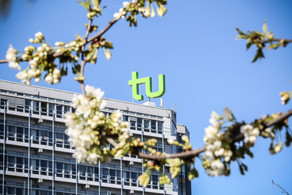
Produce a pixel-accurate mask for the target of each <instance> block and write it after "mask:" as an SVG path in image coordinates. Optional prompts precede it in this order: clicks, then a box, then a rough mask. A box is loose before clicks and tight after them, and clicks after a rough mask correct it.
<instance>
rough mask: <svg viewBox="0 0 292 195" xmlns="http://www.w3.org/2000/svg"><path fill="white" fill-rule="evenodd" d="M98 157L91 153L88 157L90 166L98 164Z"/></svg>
mask: <svg viewBox="0 0 292 195" xmlns="http://www.w3.org/2000/svg"><path fill="white" fill-rule="evenodd" d="M98 157H99V156H98V155H97V154H95V153H91V154H89V155H88V157H87V162H88V163H90V164H97V159H98Z"/></svg>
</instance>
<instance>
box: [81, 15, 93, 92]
mask: <svg viewBox="0 0 292 195" xmlns="http://www.w3.org/2000/svg"><path fill="white" fill-rule="evenodd" d="M91 24H92V19H89V22H88V26H87V30H86V34H85V37H84V38H85V41H86V42H87V39H88V36H89V31H90V28H91ZM85 46H86V43H85V44H84V45H83V46H82V48H81V51H82V57H81V69H80V77H81V78H83V77H84V69H85V65H86V60H85V59H84V51H85ZM78 82H79V83H80V86H81V89H82V93H83V95H84V96H86V92H85V87H84V80H83V79H82V80H79V81H78Z"/></svg>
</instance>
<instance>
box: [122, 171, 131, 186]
mask: <svg viewBox="0 0 292 195" xmlns="http://www.w3.org/2000/svg"><path fill="white" fill-rule="evenodd" d="M123 176H124V185H127V186H128V185H130V172H128V171H124V172H123Z"/></svg>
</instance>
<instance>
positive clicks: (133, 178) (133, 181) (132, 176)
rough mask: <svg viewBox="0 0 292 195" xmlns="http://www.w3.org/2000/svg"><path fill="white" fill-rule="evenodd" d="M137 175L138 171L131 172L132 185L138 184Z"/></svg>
mask: <svg viewBox="0 0 292 195" xmlns="http://www.w3.org/2000/svg"><path fill="white" fill-rule="evenodd" d="M137 175H138V174H137V173H136V172H132V173H131V179H132V182H131V186H137Z"/></svg>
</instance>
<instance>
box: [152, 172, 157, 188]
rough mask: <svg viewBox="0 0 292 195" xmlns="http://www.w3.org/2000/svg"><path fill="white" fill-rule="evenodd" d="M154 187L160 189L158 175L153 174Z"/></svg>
mask: <svg viewBox="0 0 292 195" xmlns="http://www.w3.org/2000/svg"><path fill="white" fill-rule="evenodd" d="M152 188H153V189H158V175H152Z"/></svg>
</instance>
